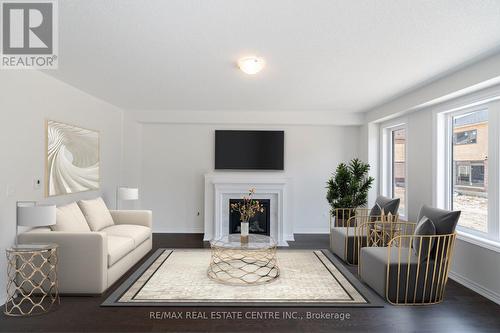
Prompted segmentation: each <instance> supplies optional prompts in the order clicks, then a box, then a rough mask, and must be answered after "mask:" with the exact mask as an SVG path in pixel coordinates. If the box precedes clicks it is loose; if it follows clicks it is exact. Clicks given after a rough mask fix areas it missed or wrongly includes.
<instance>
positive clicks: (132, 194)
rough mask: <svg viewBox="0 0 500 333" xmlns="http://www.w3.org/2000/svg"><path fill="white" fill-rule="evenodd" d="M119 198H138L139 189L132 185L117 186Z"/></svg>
mask: <svg viewBox="0 0 500 333" xmlns="http://www.w3.org/2000/svg"><path fill="white" fill-rule="evenodd" d="M118 199H119V200H137V199H139V189H138V188H133V187H119V188H118Z"/></svg>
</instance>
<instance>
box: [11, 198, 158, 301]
mask: <svg viewBox="0 0 500 333" xmlns="http://www.w3.org/2000/svg"><path fill="white" fill-rule="evenodd" d="M74 206H76V205H74ZM76 207H77V206H76ZM73 209H75V208H73ZM76 209H78V207H77V208H76ZM109 213H110V214H111V217H112V222H111V223H112V225H108V226H106V227H104V228H102V229H100V230H98V231H91V230H89V231H53V229H54V228H52V229H51V228H48V227H39V228H34V229H31V230H29V231H27V232H25V233H22V234H20V235H19V243H28V244H29V243H47V242H50V243H56V244H58V245H59V251H58V256H59V261H58V270H57V271H58V280H59V292H60V293H64V294H101V293H103V292H104V291H105V290H106V289H107V288H109V287H110V286H111V285H112V284H113V283H114V282H116V281H117V280H118V279H119V278H120V277H121V276H122V275H123V274H124V273H125V272H127V271H128V270H129V269H130V268H131V267H132V266H133V265H134V264H136V263H137V262H138V261H139V260H140V259H141V258H142V257H144V256H145V255H146V254H147V253H148V252H149V251H151V249H152V232H151V228H152V213H151V211H146V210H117V211H113V210H110V211H109ZM71 216H72V215H71ZM108 216H109V214H108ZM58 218H59V215H58ZM78 218H79V216H78ZM86 218H88V217H87V216H86ZM58 223H59V222H58ZM89 225H90V223H89ZM56 229H57V228H56ZM87 229H90V228H87Z"/></svg>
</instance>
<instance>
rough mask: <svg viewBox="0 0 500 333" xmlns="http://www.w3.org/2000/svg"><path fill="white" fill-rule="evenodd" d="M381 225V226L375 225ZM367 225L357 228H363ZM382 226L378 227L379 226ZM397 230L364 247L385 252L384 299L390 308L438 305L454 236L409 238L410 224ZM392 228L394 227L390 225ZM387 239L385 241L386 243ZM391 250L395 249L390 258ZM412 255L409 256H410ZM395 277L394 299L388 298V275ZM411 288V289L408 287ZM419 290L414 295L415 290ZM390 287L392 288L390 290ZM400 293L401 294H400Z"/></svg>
mask: <svg viewBox="0 0 500 333" xmlns="http://www.w3.org/2000/svg"><path fill="white" fill-rule="evenodd" d="M376 224H379V225H380V224H381V223H376ZM367 225H368V224H366V225H362V226H360V228H367V227H368V226H367ZM383 225H384V223H382V226H383ZM396 225H399V226H400V228H399V230H398V229H397V228H396V230H398V232H397V234H394V233H392V232H393V231H392V230H390V231H389V230H387V229H386V231H388V232H389V234H387V235H388V236H391V237H390V239H389V237H387V238H386V237H381V238H380V237H379V238H372V237H368V240H367V243H370V242H372V243H371V244H372V246H373V245H375V246H380V245H381V246H382V247H386V248H387V273H386V286H385V298H386V300H387V302H389V303H390V304H393V305H431V304H437V303H441V302H442V301H443V298H444V292H445V287H446V283H447V281H448V274H449V271H450V267H451V261H452V259H453V252H454V245H455V239H456V233H453V234H446V235H413V232H414V229H415V226H416V224H415V223H410V222H398V223H396ZM393 226H394V224H393ZM387 239H389V240H388V241H387ZM414 241H416V243H417V244H419V245H418V251H416V253H414V252H413V248H412V247H413V244H414V243H415V242H414ZM393 248H397V254H394V251H393ZM412 254H413V256H412ZM395 256H397V263H392V264H391V258H393V257H395ZM414 256H416V260H415V259H414V262H416V266H414V268H413V267H412V265H411V264H410V263H412V260H411V258H412V257H414ZM358 263H359V266H358V273H359V274H360V275H361V270H362V267H363V264H362V262H361V255H359V256H358ZM394 271H396V275H395V279H394V280H395V281H396V282H395V283H396V296H395V298H391V297H390V295H389V293H390V290H391V288H390V287H391V283H394V281H392V282H391V274H394ZM410 284H413V285H410ZM419 284H420V285H423V288H422V290H421V291H420V292H418V289H419V288H418V286H419ZM392 287H394V286H392ZM400 290H402V292H403V293H401V292H400Z"/></svg>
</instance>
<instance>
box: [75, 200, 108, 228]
mask: <svg viewBox="0 0 500 333" xmlns="http://www.w3.org/2000/svg"><path fill="white" fill-rule="evenodd" d="M78 206H80V209H81V210H82V212H83V215H85V219H86V220H87V223H88V224H89V227H90V229H91V230H92V231H99V230H101V229H104V228H106V227H109V226H111V225H113V224H115V223H114V222H113V218H112V217H111V214H110V213H109V210H108V207H106V204H105V203H104V200H102V198H101V197H99V198H97V199H92V200H80V201H78Z"/></svg>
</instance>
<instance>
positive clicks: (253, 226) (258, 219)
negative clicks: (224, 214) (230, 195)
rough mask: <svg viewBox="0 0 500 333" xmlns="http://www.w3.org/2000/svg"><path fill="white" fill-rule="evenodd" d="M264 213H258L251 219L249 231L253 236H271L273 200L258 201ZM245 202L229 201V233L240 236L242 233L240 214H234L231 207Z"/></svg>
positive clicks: (239, 200)
mask: <svg viewBox="0 0 500 333" xmlns="http://www.w3.org/2000/svg"><path fill="white" fill-rule="evenodd" d="M258 200H259V202H260V204H261V205H262V207H263V208H264V211H263V212H262V213H261V212H258V213H257V214H255V216H254V217H253V218H251V219H250V223H249V226H248V230H249V232H250V233H251V234H260V235H267V236H269V232H270V230H269V228H270V225H269V224H270V222H271V221H270V207H271V200H269V199H258ZM239 202H243V200H242V199H229V233H230V234H238V233H240V231H241V229H240V228H241V227H240V225H241V221H240V213H238V212H232V211H231V205H232V204H236V203H239Z"/></svg>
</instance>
